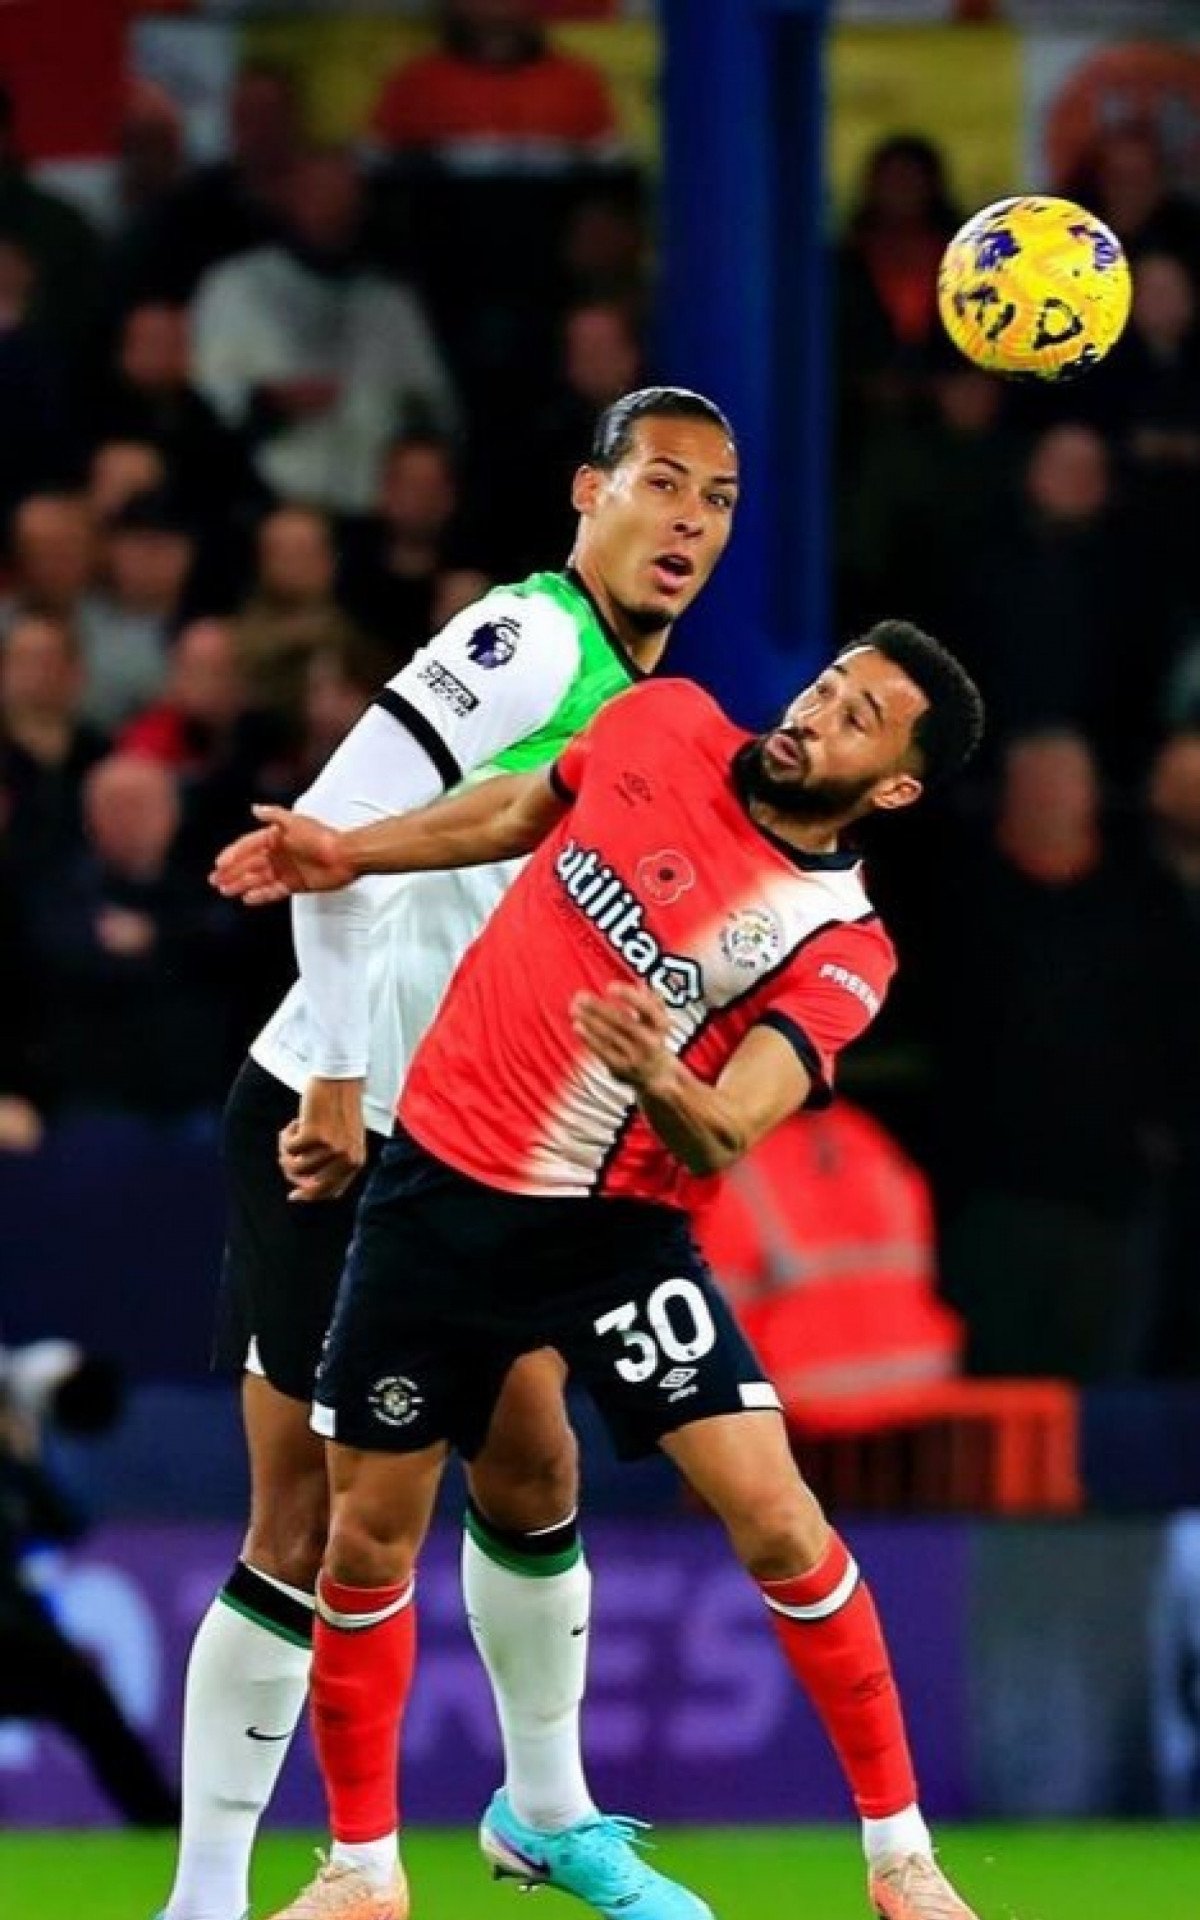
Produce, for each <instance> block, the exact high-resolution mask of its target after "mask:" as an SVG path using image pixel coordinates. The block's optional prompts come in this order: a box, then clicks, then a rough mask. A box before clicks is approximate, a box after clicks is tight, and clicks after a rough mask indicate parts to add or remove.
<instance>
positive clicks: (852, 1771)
mask: <svg viewBox="0 0 1200 1920" xmlns="http://www.w3.org/2000/svg"><path fill="white" fill-rule="evenodd" d="M759 1586H760V1588H761V1590H762V1595H763V1598H764V1600H765V1601H766V1602H767V1605H768V1607H769V1608H770V1610H771V1622H772V1625H773V1626H774V1628H775V1631H776V1633H777V1634H778V1635H779V1639H780V1643H781V1645H782V1647H783V1651H784V1653H785V1655H786V1656H787V1662H788V1665H789V1666H790V1667H791V1669H792V1672H793V1673H794V1674H795V1676H796V1678H797V1680H799V1682H800V1684H801V1686H802V1687H803V1688H804V1690H805V1692H806V1693H807V1695H808V1697H809V1699H810V1700H811V1701H812V1704H813V1706H814V1707H815V1708H816V1711H817V1713H818V1715H819V1716H820V1719H821V1723H822V1725H823V1726H824V1728H825V1731H826V1733H827V1734H828V1735H829V1738H830V1740H831V1741H832V1742H833V1747H834V1751H835V1752H836V1754H837V1757H838V1759H839V1760H840V1761H841V1763H842V1771H843V1773H844V1774H845V1776H846V1778H847V1780H848V1781H849V1783H850V1790H851V1792H852V1793H853V1795H854V1803H855V1805H856V1807H857V1808H858V1811H859V1813H860V1814H861V1815H862V1816H863V1818H864V1819H870V1820H883V1819H886V1818H887V1816H888V1815H889V1814H892V1813H899V1812H901V1811H902V1809H903V1808H905V1807H908V1806H911V1805H912V1804H913V1802H914V1801H915V1800H916V1797H917V1783H916V1778H915V1776H914V1774H913V1766H912V1760H911V1758H910V1756H909V1751H908V1737H907V1735H906V1734H905V1731H904V1715H903V1712H902V1710H901V1706H900V1696H899V1694H898V1693H897V1691H896V1682H895V1680H894V1679H893V1678H892V1665H891V1661H890V1659H889V1658H888V1650H887V1646H886V1644H885V1642H884V1638H883V1629H882V1627H881V1626H880V1624H879V1615H878V1614H877V1613H876V1611H875V1602H874V1601H873V1600H872V1598H871V1595H870V1593H869V1592H868V1590H867V1584H866V1581H865V1580H863V1579H862V1577H861V1575H860V1574H859V1571H858V1568H857V1567H856V1566H855V1564H854V1561H853V1560H852V1559H851V1557H850V1555H849V1553H848V1552H847V1550H846V1547H845V1545H844V1543H843V1542H842V1541H841V1540H839V1538H838V1536H837V1535H836V1534H834V1535H833V1537H832V1539H831V1540H830V1543H829V1546H828V1548H827V1549H826V1552H825V1554H824V1557H823V1558H822V1559H821V1560H820V1561H819V1563H818V1564H817V1565H816V1566H815V1567H814V1568H813V1569H812V1570H811V1572H809V1573H801V1574H797V1575H796V1577H795V1578H794V1579H792V1580H762V1581H760V1582H759Z"/></svg>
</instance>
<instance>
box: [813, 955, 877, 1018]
mask: <svg viewBox="0 0 1200 1920" xmlns="http://www.w3.org/2000/svg"><path fill="white" fill-rule="evenodd" d="M818 978H820V979H822V980H832V981H833V984H834V986H835V987H842V988H844V990H845V991H846V992H847V993H852V994H853V995H854V998H855V999H856V1000H861V1001H862V1003H863V1006H864V1007H865V1008H866V1010H867V1012H868V1013H869V1014H870V1016H871V1018H872V1020H873V1019H874V1018H875V1015H876V1014H877V1013H878V1012H879V1008H880V1006H881V1004H882V1002H881V1001H880V998H879V995H878V994H877V993H876V991H875V989H874V987H869V986H868V985H867V983H866V981H865V980H864V979H863V978H862V976H861V975H860V974H857V973H851V971H850V969H849V967H839V966H836V965H835V964H834V962H833V961H832V960H826V961H825V963H824V965H823V966H822V968H821V971H820V974H819V976H818Z"/></svg>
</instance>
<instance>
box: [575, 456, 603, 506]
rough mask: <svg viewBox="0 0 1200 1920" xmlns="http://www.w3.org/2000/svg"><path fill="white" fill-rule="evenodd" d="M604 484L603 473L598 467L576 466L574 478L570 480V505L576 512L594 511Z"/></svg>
mask: <svg viewBox="0 0 1200 1920" xmlns="http://www.w3.org/2000/svg"><path fill="white" fill-rule="evenodd" d="M603 485H604V474H603V473H602V472H601V470H600V468H599V467H593V466H589V465H587V464H586V463H585V464H584V465H583V466H582V467H576V469H575V478H574V480H572V482H571V505H572V506H573V507H574V509H575V511H576V513H595V511H596V506H597V503H598V501H599V499H600V491H601V488H602V487H603Z"/></svg>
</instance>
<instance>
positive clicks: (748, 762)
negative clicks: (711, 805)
mask: <svg viewBox="0 0 1200 1920" xmlns="http://www.w3.org/2000/svg"><path fill="white" fill-rule="evenodd" d="M771 732H772V733H775V732H778V728H775V727H773V728H772V729H771ZM767 737H768V736H767V735H766V734H765V733H761V734H759V735H758V737H757V739H754V740H748V741H747V742H746V744H745V746H744V747H739V749H738V751H737V753H736V754H735V756H734V761H733V772H734V779H735V781H736V782H737V786H738V791H739V792H740V793H741V795H742V798H743V799H745V800H759V801H761V802H763V803H764V804H765V805H766V806H770V807H774V808H775V809H776V810H777V811H778V812H779V813H785V814H787V815H788V817H789V818H790V819H792V820H812V821H817V822H819V821H825V820H849V819H851V818H853V816H854V815H855V814H856V813H857V811H858V806H859V802H860V801H862V800H864V799H865V798H866V796H867V794H868V793H869V792H870V791H871V788H872V787H873V786H874V784H875V776H874V775H871V777H870V778H869V779H861V778H860V779H858V780H814V779H813V777H812V773H811V771H810V768H811V761H810V759H809V754H808V749H807V748H806V746H805V745H804V742H803V740H798V739H797V738H796V735H795V734H793V733H789V735H788V738H789V739H790V740H792V741H794V742H795V745H796V748H797V751H798V752H799V753H800V755H801V764H800V765H799V766H798V767H797V768H796V769H795V771H794V772H792V773H790V774H782V775H781V774H777V773H772V771H771V768H770V767H769V765H768V764H767V761H766V757H765V755H764V753H763V743H764V741H765V740H766V739H767Z"/></svg>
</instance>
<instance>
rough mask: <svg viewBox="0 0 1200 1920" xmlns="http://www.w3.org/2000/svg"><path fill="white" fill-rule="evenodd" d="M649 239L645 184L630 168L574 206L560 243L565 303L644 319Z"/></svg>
mask: <svg viewBox="0 0 1200 1920" xmlns="http://www.w3.org/2000/svg"><path fill="white" fill-rule="evenodd" d="M649 255H650V235H649V231H648V228H647V223H646V191H645V182H644V181H643V180H642V178H641V176H640V174H637V173H635V172H634V171H633V170H632V169H631V168H626V169H625V170H624V171H623V172H622V173H621V174H620V175H618V176H616V177H614V178H611V179H609V178H605V179H603V180H601V181H600V182H598V183H597V184H596V185H594V186H589V187H588V189H587V190H586V192H585V193H584V194H583V195H582V196H581V198H579V199H578V200H577V201H576V202H575V203H574V205H573V206H572V208H571V210H570V212H569V214H568V216H567V223H566V229H565V231H564V233H563V238H562V245H561V260H562V274H563V284H564V304H567V305H569V306H607V305H609V304H610V303H611V304H616V305H617V306H620V307H623V308H624V309H625V310H626V312H627V313H628V314H629V315H630V317H631V319H632V318H633V316H635V315H636V316H639V317H641V316H643V315H644V310H645V307H646V304H647V296H648V292H649V269H648V262H649Z"/></svg>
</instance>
